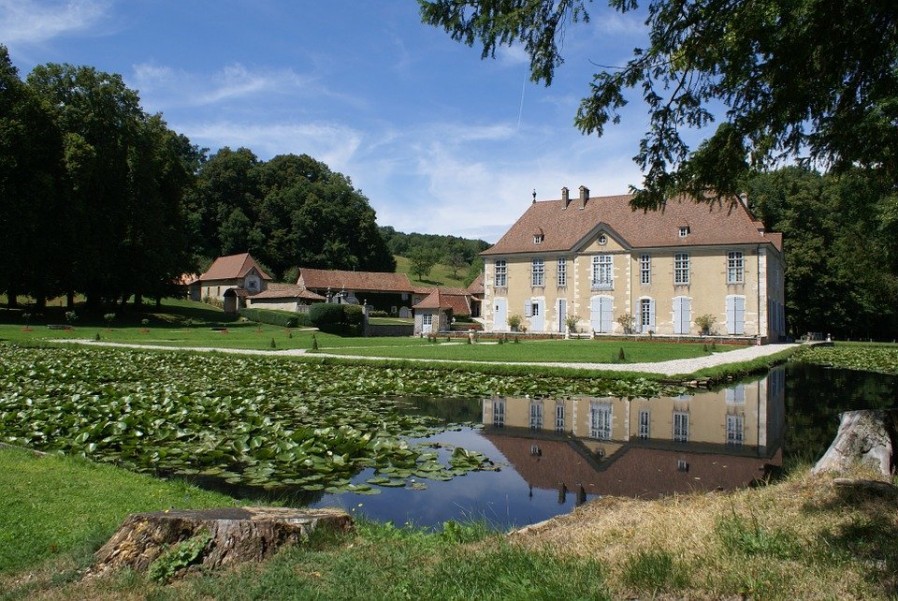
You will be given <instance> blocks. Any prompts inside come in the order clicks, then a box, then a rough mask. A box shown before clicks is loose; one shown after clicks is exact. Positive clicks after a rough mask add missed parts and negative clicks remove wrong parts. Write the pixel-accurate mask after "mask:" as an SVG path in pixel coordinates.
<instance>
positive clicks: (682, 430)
mask: <svg viewBox="0 0 898 601" xmlns="http://www.w3.org/2000/svg"><path fill="white" fill-rule="evenodd" d="M673 439H674V442H688V441H689V413H688V412H686V411H674V412H673Z"/></svg>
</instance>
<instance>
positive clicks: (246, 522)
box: [91, 507, 352, 573]
mask: <svg viewBox="0 0 898 601" xmlns="http://www.w3.org/2000/svg"><path fill="white" fill-rule="evenodd" d="M320 528H327V529H330V530H333V531H338V532H346V531H349V530H351V529H352V518H351V517H350V516H349V514H347V513H346V512H344V511H341V510H338V509H290V508H279V507H226V508H221V509H196V510H191V509H187V510H172V511H159V512H154V513H137V514H134V515H131V516H129V517H128V519H126V520H125V522H124V523H123V524H122V525H121V526H120V527H119V529H118V531H117V532H116V533H115V534H114V535H113V536H112V538H110V539H109V541H108V542H107V543H106V544H105V545H103V546H102V547H101V548H100V550H99V551H97V553H96V556H95V557H96V562H95V564H94V568H93V569H92V570H91V572H92V573H101V572H105V571H106V570H109V569H113V568H121V567H126V566H127V567H130V568H132V569H135V570H146V569H147V568H149V567H150V565H151V564H152V563H153V561H155V560H156V559H157V558H158V557H159V556H160V555H162V553H163V552H164V551H166V550H167V549H170V548H172V547H174V546H175V545H177V544H179V543H183V542H184V541H187V540H190V539H192V538H194V537H205V538H207V539H208V542H207V543H206V544H205V546H204V547H203V549H202V551H201V552H200V553H199V555H198V557H197V558H196V559H195V561H193V562H192V563H193V564H195V565H201V566H203V567H205V568H216V567H219V566H225V565H229V564H235V563H240V562H246V561H262V560H264V559H267V558H269V557H271V556H272V555H274V554H275V553H276V552H277V551H278V550H279V549H281V548H282V547H284V546H288V545H293V544H296V543H299V542H302V541H305V540H307V539H308V538H309V535H310V534H311V533H312V531H314V530H316V529H320Z"/></svg>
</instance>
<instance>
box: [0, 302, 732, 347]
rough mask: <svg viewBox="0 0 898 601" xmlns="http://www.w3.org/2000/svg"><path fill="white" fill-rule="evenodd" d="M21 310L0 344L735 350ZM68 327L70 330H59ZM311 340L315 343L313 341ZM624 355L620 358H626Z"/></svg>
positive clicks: (200, 314) (206, 311)
mask: <svg viewBox="0 0 898 601" xmlns="http://www.w3.org/2000/svg"><path fill="white" fill-rule="evenodd" d="M23 313H24V311H21V310H19V311H10V310H6V309H3V310H0V341H5V342H12V343H20V344H32V345H33V344H42V343H45V342H48V341H51V340H57V339H82V340H99V341H101V342H113V343H125V344H147V345H164V346H173V347H188V348H190V347H213V348H230V349H255V350H271V351H279V350H289V349H305V350H307V351H311V350H312V349H313V346H315V345H317V347H318V351H319V352H321V353H329V354H331V353H332V354H339V355H361V356H366V357H387V358H393V359H423V360H427V359H434V360H457V361H466V362H484V361H509V362H524V363H528V362H529V363H532V362H559V363H636V362H639V363H642V362H655V361H665V360H670V359H683V358H689V357H700V356H703V355H707V354H708V353H709V352H723V351H726V350H730V349H731V348H733V347H729V346H723V345H721V346H717V347H713V348H712V347H709V346H708V345H704V344H693V343H690V344H679V343H668V342H659V341H604V340H535V339H528V338H526V337H524V336H522V337H520V338H519V340H520V342H519V343H514V342H512V340H513V339H510V341H509V342H508V343H506V344H501V345H500V344H497V343H496V341H495V340H492V341H489V340H486V339H485V340H484V341H483V342H479V343H474V344H467V343H466V340H465V339H457V340H455V341H453V342H451V343H446V342H445V339H439V340H438V341H437V342H436V343H432V342H429V341H428V340H426V339H423V338H414V337H395V338H393V337H389V338H344V337H340V336H336V335H332V334H326V333H322V332H317V331H315V330H313V329H303V328H282V327H277V326H271V325H266V324H257V323H254V322H248V321H245V320H240V319H237V318H235V317H233V316H230V315H227V314H225V313H224V312H222V311H221V310H219V309H217V308H215V307H211V306H209V305H206V304H203V303H197V302H193V301H188V300H177V299H165V301H164V303H163V305H162V306H161V307H160V308H159V309H151V308H149V307H147V308H146V309H145V310H144V311H140V312H138V311H135V310H133V309H132V310H129V311H128V312H126V313H124V314H123V315H119V316H116V317H115V318H114V319H111V320H110V321H107V320H106V319H104V317H103V316H93V317H91V316H90V315H89V314H87V313H84V312H83V311H82V316H80V317H78V318H77V319H76V320H74V321H72V322H69V321H68V320H67V318H66V315H65V311H64V309H61V308H51V309H48V311H47V312H46V314H45V315H43V316H34V317H31V318H30V319H28V320H27V321H26V320H25V319H24V318H23V315H22V314H23ZM60 326H64V327H65V328H67V329H59V327H60ZM313 337H314V340H313ZM621 353H623V356H621Z"/></svg>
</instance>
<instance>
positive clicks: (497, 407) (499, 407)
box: [493, 399, 505, 428]
mask: <svg viewBox="0 0 898 601" xmlns="http://www.w3.org/2000/svg"><path fill="white" fill-rule="evenodd" d="M493 425H494V426H496V427H498V428H501V427H502V426H504V425H505V401H504V400H498V399H497V400H495V401H493Z"/></svg>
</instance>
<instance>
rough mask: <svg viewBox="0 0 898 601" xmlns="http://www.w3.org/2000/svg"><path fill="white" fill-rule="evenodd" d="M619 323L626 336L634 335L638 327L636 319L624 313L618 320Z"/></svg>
mask: <svg viewBox="0 0 898 601" xmlns="http://www.w3.org/2000/svg"><path fill="white" fill-rule="evenodd" d="M617 323H618V325H620V327H621V328H623V330H624V334H627V335H629V334H632V333H633V328H634V326H635V325H636V319H635V318H634V317H633V316H632V315H630V314H629V313H624V314H623V315H620V316H619V317H618V318H617Z"/></svg>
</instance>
